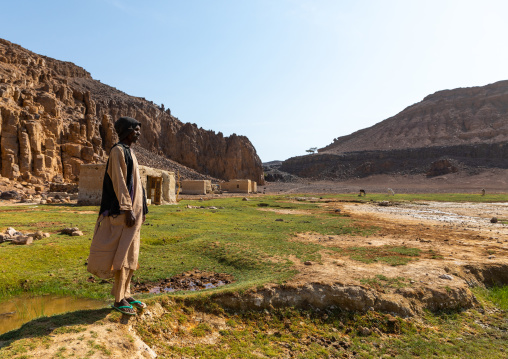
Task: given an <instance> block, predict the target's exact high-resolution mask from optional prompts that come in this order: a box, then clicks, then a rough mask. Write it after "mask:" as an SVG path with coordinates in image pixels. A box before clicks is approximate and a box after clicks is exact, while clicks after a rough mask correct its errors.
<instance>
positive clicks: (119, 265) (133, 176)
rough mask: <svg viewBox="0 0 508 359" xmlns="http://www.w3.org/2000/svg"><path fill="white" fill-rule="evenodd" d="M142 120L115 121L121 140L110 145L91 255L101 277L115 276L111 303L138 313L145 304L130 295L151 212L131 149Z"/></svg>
mask: <svg viewBox="0 0 508 359" xmlns="http://www.w3.org/2000/svg"><path fill="white" fill-rule="evenodd" d="M140 130H141V123H139V122H138V121H136V120H135V119H133V118H130V117H121V118H120V119H118V121H116V122H115V131H116V133H117V134H118V138H119V142H118V143H117V144H115V145H114V146H113V147H112V148H111V152H110V154H109V159H108V163H107V165H106V173H105V174H104V182H103V185H102V200H101V208H100V210H99V218H98V219H97V223H96V225H95V231H94V237H93V240H92V244H91V246H90V256H89V257H88V268H87V269H88V271H89V272H90V273H92V274H94V275H96V276H98V277H100V278H104V279H106V278H115V282H114V284H113V290H112V291H111V294H112V295H114V296H115V303H114V304H113V305H112V307H113V308H114V309H116V310H118V311H119V312H121V313H123V314H127V315H135V314H136V311H135V310H134V308H133V306H135V307H136V308H139V309H143V308H145V307H146V304H145V303H143V302H140V301H138V300H135V299H134V298H132V296H131V292H130V284H131V278H132V274H133V272H134V271H135V270H136V269H138V267H139V265H138V257H139V243H140V230H141V225H142V224H143V222H144V221H145V214H146V213H148V208H147V206H146V198H145V191H144V188H143V186H142V185H141V179H140V177H139V168H138V161H137V160H136V156H135V155H134V153H133V152H132V149H131V147H130V146H131V145H132V144H133V143H135V142H136V141H137V140H138V138H139V136H140V134H141V133H140Z"/></svg>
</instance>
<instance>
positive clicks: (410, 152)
mask: <svg viewBox="0 0 508 359" xmlns="http://www.w3.org/2000/svg"><path fill="white" fill-rule="evenodd" d="M507 141H508V81H500V82H496V83H494V84H490V85H487V86H482V87H471V88H459V89H455V90H445V91H439V92H436V93H434V94H432V95H429V96H427V97H425V98H424V99H423V101H421V102H419V103H417V104H414V105H412V106H409V107H407V108H406V109H404V110H403V111H402V112H400V113H399V114H397V115H395V116H393V117H390V118H388V119H386V120H384V121H382V122H380V123H378V124H376V125H374V126H372V127H369V128H366V129H363V130H360V131H357V132H354V133H352V134H350V135H348V136H343V137H338V138H336V139H335V140H334V142H333V143H332V144H330V145H328V146H326V147H324V148H321V149H319V150H318V154H315V155H308V156H300V157H294V158H290V159H288V160H286V161H284V162H283V164H282V166H281V167H280V170H282V171H286V172H288V173H291V174H295V175H298V176H302V177H314V178H328V179H332V178H342V179H344V178H351V177H362V176H368V175H371V174H381V173H388V174H409V173H411V174H418V173H425V174H427V175H428V176H436V175H442V174H446V173H450V172H460V171H462V172H465V173H477V172H478V171H480V170H482V168H484V169H485V168H493V167H497V168H508V161H507V158H508V146H506V145H505V144H506V142H507Z"/></svg>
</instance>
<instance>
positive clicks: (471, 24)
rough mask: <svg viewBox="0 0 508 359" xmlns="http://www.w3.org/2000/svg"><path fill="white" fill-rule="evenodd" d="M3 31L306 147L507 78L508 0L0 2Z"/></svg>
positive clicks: (170, 103) (99, 75) (200, 113)
mask: <svg viewBox="0 0 508 359" xmlns="http://www.w3.org/2000/svg"><path fill="white" fill-rule="evenodd" d="M0 9H1V14H2V16H1V17H2V20H1V25H0V37H1V38H4V39H6V40H9V41H11V42H14V43H17V44H19V45H21V46H23V47H25V48H27V49H29V50H31V51H34V52H36V53H39V54H43V55H46V56H50V57H53V58H56V59H59V60H65V61H71V62H74V63H75V64H77V65H79V66H82V67H84V68H85V69H86V70H88V71H89V72H90V73H91V74H92V76H93V77H94V78H95V79H97V80H100V81H102V82H103V83H106V84H108V85H111V86H114V87H116V88H118V89H120V90H122V91H124V92H126V93H128V94H130V95H134V96H141V97H145V98H146V99H148V100H152V101H154V102H155V103H157V104H161V103H163V104H164V105H165V106H166V108H168V107H169V108H171V111H172V114H173V115H175V116H177V117H178V118H179V119H180V120H182V121H183V122H192V123H196V124H197V125H198V126H200V127H203V128H204V129H207V130H214V131H216V132H219V131H221V132H223V133H224V134H225V135H230V134H232V133H236V134H239V135H245V136H247V137H248V138H249V139H250V140H251V141H252V143H253V144H254V146H255V147H256V150H257V152H258V155H259V156H260V157H261V160H262V161H271V160H284V159H287V158H289V157H292V156H297V155H304V154H305V150H306V149H308V148H310V147H323V146H326V145H328V144H329V143H331V142H332V141H333V139H334V138H335V137H338V136H343V135H347V134H350V133H351V132H354V131H356V130H359V129H361V128H365V127H369V126H372V125H374V124H375V123H377V122H380V121H382V120H384V119H386V118H388V117H391V116H393V115H395V114H397V113H398V112H400V111H402V110H403V109H404V108H405V107H407V106H409V105H411V104H413V103H415V102H418V101H421V100H422V99H423V97H425V96H426V95H428V94H430V93H433V92H436V91H439V90H443V89H451V88H457V87H469V86H482V85H486V84H488V83H492V82H496V81H499V80H506V79H508V50H507V49H508V45H507V40H508V21H507V20H506V18H507V15H508V1H501V0H500V1H489V0H482V1H479V0H478V1H469V0H456V1H455V0H448V1H447V0H439V1H437V0H435V1H434V0H421V1H420V0H411V1H408V0H404V1H395V0H371V1H367V0H365V1H362V0H351V1H341V0H178V1H176V0H165V1H161V0H159V1H156V0H154V1H139V0H136V1H134V0H81V1H75V0H53V1H51V0H50V1H41V0H17V1H12V0H0Z"/></svg>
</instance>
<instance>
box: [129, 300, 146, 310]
mask: <svg viewBox="0 0 508 359" xmlns="http://www.w3.org/2000/svg"><path fill="white" fill-rule="evenodd" d="M126 301H127V302H129V304H130V305H134V306H135V307H136V308H138V309H145V308H146V304H145V303H143V302H140V301H139V300H132V301H130V300H128V299H126Z"/></svg>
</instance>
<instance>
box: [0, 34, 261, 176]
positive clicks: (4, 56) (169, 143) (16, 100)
mask: <svg viewBox="0 0 508 359" xmlns="http://www.w3.org/2000/svg"><path fill="white" fill-rule="evenodd" d="M120 116H130V117H134V118H136V119H137V120H138V121H140V122H141V123H142V127H143V131H142V137H141V139H140V142H139V145H140V146H141V147H143V148H145V149H147V150H149V151H151V152H152V153H155V154H157V155H162V156H163V157H166V158H169V159H171V160H174V161H176V162H179V163H181V164H183V165H185V166H187V167H190V168H193V169H195V170H197V171H198V172H201V173H204V174H206V175H209V176H213V177H216V178H221V179H232V178H248V179H251V180H255V181H258V182H262V181H263V176H262V175H263V170H262V165H261V161H260V159H259V157H258V156H257V154H256V150H255V149H254V147H253V146H252V144H251V143H250V141H249V140H248V139H247V138H246V137H244V136H237V135H232V136H229V137H224V136H223V135H222V133H220V132H219V133H218V134H216V133H215V132H213V131H206V130H203V129H202V128H198V127H197V125H195V124H189V123H182V122H181V121H179V120H178V118H176V117H174V116H172V115H171V112H170V110H169V109H167V110H166V109H164V106H157V105H155V104H154V103H153V102H151V101H147V100H145V99H144V98H139V97H133V96H129V95H127V94H125V93H123V92H121V91H118V90H117V89H114V88H112V87H110V86H107V85H104V84H102V83H100V82H99V81H96V80H94V79H93V78H92V77H91V75H90V74H89V73H88V72H87V71H86V70H84V69H83V68H81V67H79V66H76V65H74V64H72V63H70V62H62V61H58V60H55V59H52V58H49V57H45V56H41V55H37V54H35V53H33V52H30V51H28V50H26V49H24V48H22V47H20V46H18V45H15V44H12V43H10V42H8V41H6V40H2V39H0V159H1V161H0V171H1V172H0V174H1V175H2V176H3V177H8V178H10V179H23V180H25V181H29V182H32V183H38V182H42V181H54V180H58V179H61V180H67V181H76V180H77V179H78V176H79V168H80V165H81V164H82V163H97V162H103V161H105V159H106V156H107V153H108V151H109V149H110V148H111V146H112V145H113V144H114V143H115V142H116V141H117V138H116V134H115V131H114V129H113V122H114V120H116V119H117V118H118V117H120Z"/></svg>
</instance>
